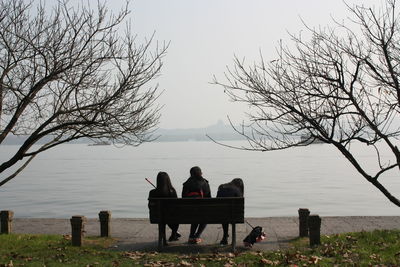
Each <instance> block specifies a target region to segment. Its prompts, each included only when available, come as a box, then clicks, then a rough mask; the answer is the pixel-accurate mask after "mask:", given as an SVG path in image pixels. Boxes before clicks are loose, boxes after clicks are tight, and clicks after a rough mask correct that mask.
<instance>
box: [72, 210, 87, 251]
mask: <svg viewBox="0 0 400 267" xmlns="http://www.w3.org/2000/svg"><path fill="white" fill-rule="evenodd" d="M70 221H71V228H72V231H71V232H72V233H71V235H72V245H73V246H78V247H80V246H82V243H83V242H82V241H83V233H84V231H85V223H86V217H85V216H80V215H75V216H72V218H71V220H70Z"/></svg>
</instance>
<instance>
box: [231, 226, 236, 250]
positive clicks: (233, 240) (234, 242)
mask: <svg viewBox="0 0 400 267" xmlns="http://www.w3.org/2000/svg"><path fill="white" fill-rule="evenodd" d="M235 250H236V224H234V223H232V252H235Z"/></svg>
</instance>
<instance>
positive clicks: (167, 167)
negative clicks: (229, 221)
mask: <svg viewBox="0 0 400 267" xmlns="http://www.w3.org/2000/svg"><path fill="white" fill-rule="evenodd" d="M240 143H241V142H240V141H238V142H230V143H229V144H240ZM15 149H16V147H15V146H1V147H0V151H1V153H0V158H1V159H4V158H6V155H8V154H10V153H11V151H13V150H15ZM353 149H354V151H355V152H356V153H359V154H360V155H361V158H362V160H363V163H364V164H366V165H367V166H368V167H370V168H373V167H374V166H375V164H376V163H375V161H374V160H373V159H372V156H373V154H372V152H369V151H364V150H361V149H359V148H357V147H353ZM194 165H198V166H200V167H201V168H202V170H203V174H204V177H205V178H207V179H208V180H209V182H210V187H211V191H212V194H213V195H214V196H215V194H216V190H217V187H218V185H219V184H221V183H225V182H228V181H230V180H231V179H232V178H235V177H241V178H243V180H244V182H245V197H246V200H245V202H246V204H245V205H246V211H245V212H246V216H248V217H267V216H296V215H297V210H298V209H299V208H309V209H310V210H311V212H312V213H317V214H319V215H323V216H326V215H343V216H344V215H399V214H400V208H397V207H396V206H394V205H393V204H391V203H390V202H389V201H388V200H386V199H385V198H384V197H383V195H382V194H381V193H380V192H378V191H377V190H376V189H375V188H374V187H373V186H372V185H370V184H369V183H368V182H366V181H365V180H364V179H363V178H362V177H361V176H360V175H359V174H358V173H356V172H355V171H354V170H353V168H352V167H351V166H350V165H349V163H347V161H346V160H345V159H344V157H343V156H342V155H341V154H339V152H337V151H336V150H335V149H334V148H333V147H331V146H329V145H325V144H314V145H310V146H307V147H302V148H296V149H291V150H286V151H276V152H264V153H262V152H248V151H240V150H232V149H229V148H225V147H221V146H218V145H216V144H214V143H212V142H173V143H149V144H144V145H142V146H140V147H136V148H135V147H122V148H117V147H114V146H87V145H62V146H59V147H57V148H55V149H53V150H51V151H47V152H44V153H42V154H40V155H38V156H37V157H36V159H34V160H33V161H32V163H31V165H30V166H28V167H27V168H26V169H25V171H24V172H23V173H22V174H21V175H19V176H18V177H16V178H15V179H14V180H12V181H10V182H9V183H7V184H5V185H4V186H2V187H0V209H1V210H5V209H11V210H14V212H15V217H55V218H69V217H71V216H72V215H77V214H79V215H85V216H87V217H97V214H98V212H99V211H100V210H111V211H112V213H113V217H139V218H142V217H143V218H144V217H148V210H147V196H148V191H149V190H150V189H152V187H151V185H150V184H148V183H147V182H146V181H145V179H144V178H146V177H148V178H150V179H151V180H152V181H153V182H154V181H155V177H156V175H157V172H158V171H161V170H162V171H166V172H168V173H169V174H170V177H171V179H172V182H173V184H174V186H175V188H176V189H177V191H178V194H180V192H181V190H182V183H183V182H184V181H185V180H186V179H187V177H188V176H189V169H190V168H191V167H192V166H194ZM383 179H384V181H385V184H388V185H390V190H391V191H392V192H393V193H394V194H395V195H397V196H400V181H399V179H398V172H396V171H393V172H392V173H390V174H388V175H386V176H385V177H383Z"/></svg>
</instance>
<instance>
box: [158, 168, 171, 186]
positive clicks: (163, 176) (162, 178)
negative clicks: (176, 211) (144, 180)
mask: <svg viewBox="0 0 400 267" xmlns="http://www.w3.org/2000/svg"><path fill="white" fill-rule="evenodd" d="M171 187H172V184H171V179H170V178H169V175H168V173H166V172H159V173H158V174H157V188H168V189H169V188H171Z"/></svg>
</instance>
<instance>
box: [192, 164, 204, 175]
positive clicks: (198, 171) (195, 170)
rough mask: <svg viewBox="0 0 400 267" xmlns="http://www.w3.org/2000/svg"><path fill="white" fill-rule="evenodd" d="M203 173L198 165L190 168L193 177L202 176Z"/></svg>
mask: <svg viewBox="0 0 400 267" xmlns="http://www.w3.org/2000/svg"><path fill="white" fill-rule="evenodd" d="M201 175H202V173H201V169H200V167H198V166H194V167H192V168H191V169H190V176H193V177H201Z"/></svg>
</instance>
